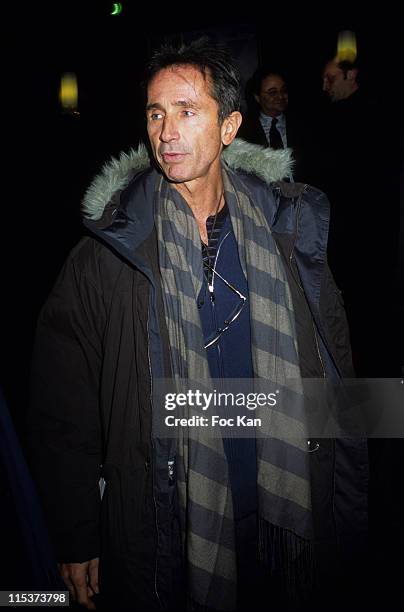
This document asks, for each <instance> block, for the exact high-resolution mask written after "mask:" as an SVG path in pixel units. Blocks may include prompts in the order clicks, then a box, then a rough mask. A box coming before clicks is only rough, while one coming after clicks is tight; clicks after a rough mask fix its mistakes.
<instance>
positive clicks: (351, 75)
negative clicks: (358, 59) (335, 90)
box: [346, 68, 358, 82]
mask: <svg viewBox="0 0 404 612" xmlns="http://www.w3.org/2000/svg"><path fill="white" fill-rule="evenodd" d="M346 76H347V79H348V81H354V82H355V81H356V77H357V76H358V70H357V68H352V69H351V70H348V72H347V74H346Z"/></svg>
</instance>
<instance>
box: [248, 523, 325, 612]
mask: <svg viewBox="0 0 404 612" xmlns="http://www.w3.org/2000/svg"><path fill="white" fill-rule="evenodd" d="M258 551H259V559H260V561H261V563H262V564H263V565H264V567H265V568H266V569H267V570H268V572H269V574H270V576H271V577H272V578H274V579H276V580H277V581H278V582H279V583H280V587H281V589H282V591H283V593H284V595H285V599H286V600H287V601H288V602H289V603H292V604H297V603H298V604H299V605H301V604H302V603H307V602H308V601H309V599H310V597H311V595H312V594H313V592H314V590H315V587H316V572H315V561H314V550H313V543H312V542H311V541H310V540H305V539H304V538H302V537H300V536H297V535H296V534H294V533H293V532H291V531H289V530H287V529H283V528H282V527H278V526H276V525H272V524H271V523H268V521H266V520H264V519H262V518H260V519H259V521H258Z"/></svg>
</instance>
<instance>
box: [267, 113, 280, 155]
mask: <svg viewBox="0 0 404 612" xmlns="http://www.w3.org/2000/svg"><path fill="white" fill-rule="evenodd" d="M277 123H278V119H277V118H276V117H274V118H273V119H272V121H271V127H270V130H269V145H270V147H271V149H283V142H282V138H281V135H280V133H279V130H278V128H277V127H276V124H277Z"/></svg>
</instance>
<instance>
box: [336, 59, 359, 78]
mask: <svg viewBox="0 0 404 612" xmlns="http://www.w3.org/2000/svg"><path fill="white" fill-rule="evenodd" d="M337 66H338V68H339V69H340V70H342V72H343V73H344V76H345V78H346V77H347V74H348V72H349V70H358V62H357V61H353V62H350V61H349V60H341V61H339V62H337Z"/></svg>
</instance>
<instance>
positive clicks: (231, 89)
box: [144, 37, 241, 122]
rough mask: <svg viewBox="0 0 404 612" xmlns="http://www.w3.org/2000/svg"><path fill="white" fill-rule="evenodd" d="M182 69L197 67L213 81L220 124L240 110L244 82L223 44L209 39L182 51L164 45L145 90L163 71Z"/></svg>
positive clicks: (149, 69)
mask: <svg viewBox="0 0 404 612" xmlns="http://www.w3.org/2000/svg"><path fill="white" fill-rule="evenodd" d="M183 65H190V66H194V67H195V68H197V69H198V70H199V71H200V72H201V74H202V75H203V77H204V78H206V77H208V78H210V81H211V91H210V94H211V96H212V98H213V99H214V100H216V102H217V103H218V105H219V120H220V122H222V121H223V120H224V119H225V118H226V117H228V116H229V115H230V113H232V112H233V111H238V110H240V104H241V79H240V73H239V70H238V68H237V65H236V64H235V62H234V60H233V58H232V56H231V53H230V50H229V49H228V48H227V47H226V46H225V45H224V44H222V43H214V42H211V41H210V40H209V39H208V38H207V37H203V38H199V39H198V40H194V41H192V42H191V43H189V44H188V45H185V44H183V45H181V46H180V47H175V46H174V45H172V44H167V43H166V44H163V45H162V46H161V47H160V49H158V50H157V51H155V52H154V53H153V55H152V57H151V59H150V62H149V64H148V67H147V73H146V78H145V81H144V87H145V89H146V88H147V85H148V84H149V83H150V81H151V80H152V79H153V77H154V76H155V75H156V74H157V73H158V72H160V70H163V69H164V68H169V67H170V66H183Z"/></svg>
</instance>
